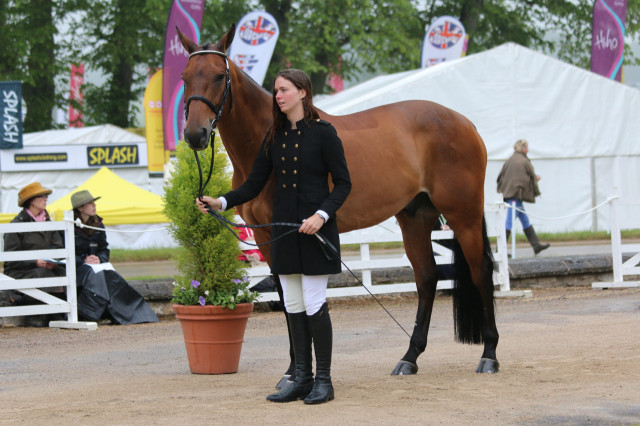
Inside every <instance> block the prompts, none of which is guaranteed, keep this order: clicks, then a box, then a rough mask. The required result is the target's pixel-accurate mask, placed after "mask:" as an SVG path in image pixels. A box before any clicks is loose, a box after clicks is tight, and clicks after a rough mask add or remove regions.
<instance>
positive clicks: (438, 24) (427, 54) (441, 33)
mask: <svg viewBox="0 0 640 426" xmlns="http://www.w3.org/2000/svg"><path fill="white" fill-rule="evenodd" d="M465 38H466V33H465V31H464V26H463V25H462V23H460V21H458V20H457V19H456V18H454V17H453V16H440V17H438V18H436V19H435V20H434V21H433V23H432V24H431V25H430V26H429V28H428V29H427V32H426V34H425V36H424V40H423V41H422V55H421V57H420V66H421V68H426V67H430V66H432V65H436V64H439V63H440V62H444V61H446V60H449V59H457V58H459V57H461V56H462V51H463V48H465V50H466V43H465Z"/></svg>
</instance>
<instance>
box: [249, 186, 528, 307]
mask: <svg viewBox="0 0 640 426" xmlns="http://www.w3.org/2000/svg"><path fill="white" fill-rule="evenodd" d="M500 197H501V196H500ZM506 209H507V207H506V206H505V205H504V203H503V202H502V198H500V200H499V202H498V203H497V204H496V205H490V206H488V207H487V209H486V210H485V215H496V217H493V218H492V219H495V220H490V221H488V223H494V224H497V225H495V226H494V227H489V224H487V233H488V235H489V236H491V237H493V236H496V237H497V239H498V251H497V253H494V259H495V260H496V263H497V266H498V272H494V284H495V285H498V286H499V287H500V291H497V292H496V293H495V294H496V297H508V296H509V297H522V296H530V295H531V291H530V290H524V291H516V292H514V291H511V289H510V284H509V265H508V258H507V243H506V241H507V239H506V233H505V227H504V222H505V218H506ZM389 228H390V227H386V226H382V225H381V226H379V227H372V228H367V229H363V230H359V231H352V232H348V233H346V234H342V235H341V236H340V241H341V243H342V244H359V245H360V256H359V259H355V260H347V261H345V263H346V264H347V266H348V267H349V269H351V270H352V271H354V272H355V271H361V272H362V284H363V286H361V285H359V284H358V285H356V286H349V287H338V288H329V289H327V298H331V297H342V296H360V295H366V294H368V293H369V292H371V293H373V294H388V293H403V292H413V291H416V284H415V282H406V283H393V284H380V285H372V282H371V271H372V270H373V269H383V268H401V267H406V266H409V267H410V266H411V263H410V262H409V259H408V258H407V256H406V254H405V253H404V250H401V252H400V253H394V254H393V255H384V256H381V257H377V258H375V259H371V253H370V251H369V248H370V244H372V243H383V242H396V241H397V242H402V233H401V232H400V230H399V229H395V228H397V226H395V227H394V226H391V228H394V229H389ZM453 237H454V235H453V232H452V231H433V232H432V233H431V239H432V243H431V244H432V247H433V253H434V257H435V261H436V264H437V265H443V264H451V263H452V252H451V250H450V249H448V248H447V247H444V246H442V245H440V244H438V243H437V242H435V241H433V240H446V239H451V238H453ZM343 270H346V269H345V268H344V266H343ZM269 273H270V272H269V268H268V267H265V266H261V267H253V268H250V269H249V277H250V280H251V284H250V285H254V284H257V283H258V282H259V281H260V280H262V279H264V278H265V277H266V276H268V275H269ZM437 288H438V290H445V289H451V288H453V281H452V280H440V281H439V282H438V287H437ZM367 290H368V291H367ZM274 300H278V294H277V293H275V292H270V293H263V294H261V295H260V299H259V301H260V302H267V301H274Z"/></svg>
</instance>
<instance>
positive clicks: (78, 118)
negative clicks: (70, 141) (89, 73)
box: [69, 64, 84, 127]
mask: <svg viewBox="0 0 640 426" xmlns="http://www.w3.org/2000/svg"><path fill="white" fill-rule="evenodd" d="M83 84H84V64H79V65H75V64H72V65H71V78H70V79H69V101H70V102H69V127H84V122H83V121H82V111H81V110H79V109H75V108H74V107H73V105H74V103H73V102H76V105H77V104H79V105H82V99H83V94H82V85H83Z"/></svg>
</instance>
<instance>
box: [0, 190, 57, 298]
mask: <svg viewBox="0 0 640 426" xmlns="http://www.w3.org/2000/svg"><path fill="white" fill-rule="evenodd" d="M51 192H52V191H51V190H50V189H46V188H43V187H42V185H41V184H40V183H39V182H33V183H30V184H29V185H27V186H25V187H24V188H22V189H21V190H20V192H19V193H18V206H19V207H22V211H21V212H20V213H18V215H17V216H16V217H15V218H13V220H12V221H11V223H27V222H45V221H48V220H50V218H49V213H48V212H47V199H48V197H49V194H51ZM63 247H64V244H63V241H62V236H61V235H60V233H59V232H57V231H43V232H15V233H10V234H4V250H5V251H21V250H45V249H58V248H63ZM4 273H5V274H6V275H8V276H10V277H12V278H16V279H22V278H46V277H61V276H64V275H65V274H66V271H65V268H64V265H60V264H56V263H51V262H47V261H46V260H44V259H36V260H17V261H8V262H5V263H4ZM59 291H62V290H59Z"/></svg>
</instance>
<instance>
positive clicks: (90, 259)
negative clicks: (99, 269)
mask: <svg viewBox="0 0 640 426" xmlns="http://www.w3.org/2000/svg"><path fill="white" fill-rule="evenodd" d="M84 263H88V264H90V265H99V264H100V258H99V257H98V256H96V255H94V254H90V255H89V256H87V257H85V258H84Z"/></svg>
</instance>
